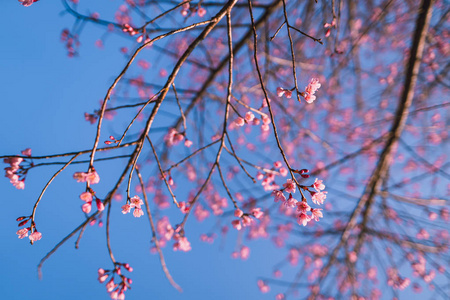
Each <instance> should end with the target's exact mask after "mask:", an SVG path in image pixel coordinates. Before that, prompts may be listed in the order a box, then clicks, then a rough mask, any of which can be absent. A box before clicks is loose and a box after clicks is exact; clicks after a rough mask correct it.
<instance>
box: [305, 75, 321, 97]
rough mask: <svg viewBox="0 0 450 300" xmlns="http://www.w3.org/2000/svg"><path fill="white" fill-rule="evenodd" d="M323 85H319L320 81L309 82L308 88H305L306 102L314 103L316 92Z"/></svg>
mask: <svg viewBox="0 0 450 300" xmlns="http://www.w3.org/2000/svg"><path fill="white" fill-rule="evenodd" d="M320 86H321V84H320V83H319V79H317V78H312V79H311V81H310V82H309V84H308V86H306V88H305V100H306V102H308V103H312V102H314V100H316V96H314V94H315V92H316V91H317V90H318V89H319V88H320Z"/></svg>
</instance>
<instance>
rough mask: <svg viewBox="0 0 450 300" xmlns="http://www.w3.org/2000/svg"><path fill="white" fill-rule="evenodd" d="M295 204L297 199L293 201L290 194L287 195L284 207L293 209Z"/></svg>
mask: <svg viewBox="0 0 450 300" xmlns="http://www.w3.org/2000/svg"><path fill="white" fill-rule="evenodd" d="M297 203H298V201H297V199H294V197H292V194H289V198H288V199H287V201H286V202H284V205H286V206H287V207H295V206H296V205H297Z"/></svg>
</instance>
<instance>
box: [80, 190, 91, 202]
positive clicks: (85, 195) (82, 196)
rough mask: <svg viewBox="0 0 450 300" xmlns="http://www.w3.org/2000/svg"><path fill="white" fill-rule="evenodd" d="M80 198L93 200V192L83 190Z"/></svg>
mask: <svg viewBox="0 0 450 300" xmlns="http://www.w3.org/2000/svg"><path fill="white" fill-rule="evenodd" d="M80 199H81V200H83V201H86V202H91V201H92V194H91V193H89V192H83V193H81V195H80Z"/></svg>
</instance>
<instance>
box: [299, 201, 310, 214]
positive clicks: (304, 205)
mask: <svg viewBox="0 0 450 300" xmlns="http://www.w3.org/2000/svg"><path fill="white" fill-rule="evenodd" d="M310 210H311V206H309V205H308V203H306V202H305V201H301V202H298V203H297V211H298V212H300V213H304V214H306V212H308V211H310Z"/></svg>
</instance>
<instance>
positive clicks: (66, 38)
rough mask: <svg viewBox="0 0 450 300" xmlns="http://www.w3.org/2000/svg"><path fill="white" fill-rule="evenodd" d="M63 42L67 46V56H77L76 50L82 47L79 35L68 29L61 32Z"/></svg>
mask: <svg viewBox="0 0 450 300" xmlns="http://www.w3.org/2000/svg"><path fill="white" fill-rule="evenodd" d="M61 41H62V42H64V43H65V44H66V49H67V52H68V53H67V56H69V57H74V56H75V55H76V54H77V51H76V48H78V47H79V46H80V41H79V40H78V35H77V34H73V33H71V32H70V31H69V29H67V28H66V29H64V30H63V31H62V32H61Z"/></svg>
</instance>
